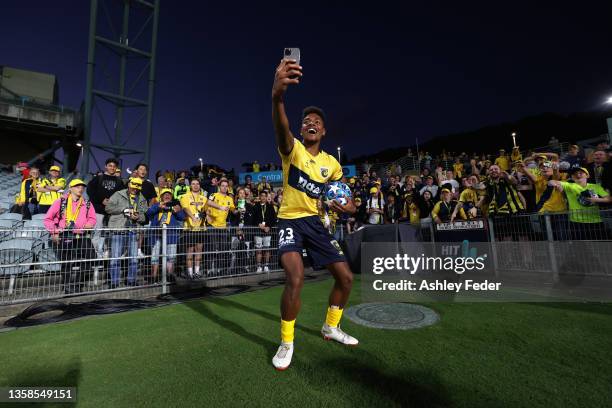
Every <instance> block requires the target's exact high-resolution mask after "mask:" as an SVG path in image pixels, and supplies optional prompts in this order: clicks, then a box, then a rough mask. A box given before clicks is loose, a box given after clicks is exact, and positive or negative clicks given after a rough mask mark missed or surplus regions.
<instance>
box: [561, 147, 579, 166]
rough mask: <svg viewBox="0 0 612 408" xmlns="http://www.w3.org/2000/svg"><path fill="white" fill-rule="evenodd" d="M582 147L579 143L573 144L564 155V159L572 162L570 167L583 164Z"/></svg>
mask: <svg viewBox="0 0 612 408" xmlns="http://www.w3.org/2000/svg"><path fill="white" fill-rule="evenodd" d="M579 153H580V147H578V145H575V144H574V145H571V146H570V147H569V149H568V151H567V154H566V155H565V156H564V157H563V159H562V160H563V161H566V162H568V163H569V164H570V168H574V167H580V166H582V162H583V158H582V157H581V156H580V154H579Z"/></svg>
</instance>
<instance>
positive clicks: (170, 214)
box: [157, 211, 172, 225]
mask: <svg viewBox="0 0 612 408" xmlns="http://www.w3.org/2000/svg"><path fill="white" fill-rule="evenodd" d="M163 216H164V213H163V212H160V213H159V214H158V215H157V221H159V222H160V223H161V224H166V225H169V224H170V217H172V211H168V212H167V213H166V221H162V217H163Z"/></svg>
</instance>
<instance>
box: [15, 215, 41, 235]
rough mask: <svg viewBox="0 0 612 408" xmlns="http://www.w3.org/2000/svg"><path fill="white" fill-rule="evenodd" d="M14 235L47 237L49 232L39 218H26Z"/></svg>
mask: <svg viewBox="0 0 612 408" xmlns="http://www.w3.org/2000/svg"><path fill="white" fill-rule="evenodd" d="M16 235H17V236H21V237H23V238H38V239H41V238H44V239H49V233H48V232H47V230H46V228H45V224H44V222H43V221H42V220H40V219H37V220H35V219H32V220H26V221H25V222H24V223H23V229H22V231H17V234H16Z"/></svg>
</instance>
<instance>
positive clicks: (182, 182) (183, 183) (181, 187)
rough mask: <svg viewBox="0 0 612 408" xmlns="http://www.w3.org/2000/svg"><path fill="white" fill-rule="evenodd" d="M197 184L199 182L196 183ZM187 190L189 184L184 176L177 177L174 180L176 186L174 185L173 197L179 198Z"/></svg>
mask: <svg viewBox="0 0 612 408" xmlns="http://www.w3.org/2000/svg"><path fill="white" fill-rule="evenodd" d="M198 184H199V183H198ZM188 192H189V186H188V185H187V180H186V179H185V177H179V178H178V179H177V180H176V186H175V187H174V199H175V200H180V199H181V197H183V196H184V195H185V194H186V193H188Z"/></svg>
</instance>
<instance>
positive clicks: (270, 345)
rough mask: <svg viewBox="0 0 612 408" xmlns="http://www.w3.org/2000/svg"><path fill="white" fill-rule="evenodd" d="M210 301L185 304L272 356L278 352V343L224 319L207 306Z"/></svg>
mask: <svg viewBox="0 0 612 408" xmlns="http://www.w3.org/2000/svg"><path fill="white" fill-rule="evenodd" d="M208 301H210V299H207V300H205V301H202V300H198V301H193V302H186V303H184V305H185V306H187V307H189V308H190V309H191V310H193V311H195V312H198V313H199V314H201V315H202V316H203V317H205V318H207V319H208V320H210V321H211V322H213V323H215V324H217V325H218V326H219V327H222V328H224V329H227V330H229V331H231V332H233V333H235V334H237V335H239V336H241V337H243V338H245V339H247V340H249V341H251V342H253V343H255V344H259V345H260V346H262V347H263V348H264V350H265V351H266V352H267V353H268V355H269V357H270V358H272V357H273V356H274V353H276V348H277V347H278V344H277V343H274V342H272V341H270V340H268V339H265V338H263V337H261V336H258V335H257V334H254V333H251V332H249V331H248V330H245V329H244V328H243V327H242V326H240V325H239V324H237V323H236V322H233V321H231V320H228V319H224V318H223V317H221V316H219V315H218V314H216V313H215V312H213V311H212V310H210V309H209V308H208V306H206V304H205V302H208ZM211 303H214V302H211Z"/></svg>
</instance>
